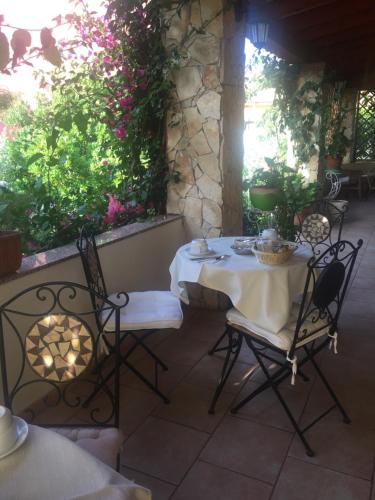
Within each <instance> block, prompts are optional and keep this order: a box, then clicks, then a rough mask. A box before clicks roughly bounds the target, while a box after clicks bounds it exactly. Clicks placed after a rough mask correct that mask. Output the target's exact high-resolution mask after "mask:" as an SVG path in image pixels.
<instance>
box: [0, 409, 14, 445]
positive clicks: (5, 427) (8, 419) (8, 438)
mask: <svg viewBox="0 0 375 500" xmlns="http://www.w3.org/2000/svg"><path fill="white" fill-rule="evenodd" d="M16 441H17V426H16V421H15V420H14V418H13V415H12V413H11V412H10V410H9V409H8V408H6V407H5V406H0V455H2V454H3V453H6V452H7V451H8V450H9V449H10V448H11V447H12V446H13V445H14V443H15V442H16Z"/></svg>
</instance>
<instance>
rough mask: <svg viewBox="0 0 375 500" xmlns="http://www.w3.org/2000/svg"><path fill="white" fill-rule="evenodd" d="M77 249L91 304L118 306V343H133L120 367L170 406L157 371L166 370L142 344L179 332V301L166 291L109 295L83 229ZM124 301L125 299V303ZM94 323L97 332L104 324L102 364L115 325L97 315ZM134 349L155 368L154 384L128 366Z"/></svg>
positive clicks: (91, 241) (93, 245) (92, 245)
mask: <svg viewBox="0 0 375 500" xmlns="http://www.w3.org/2000/svg"><path fill="white" fill-rule="evenodd" d="M77 248H78V250H79V253H80V255H81V260H82V264H83V269H84V272H85V276H86V280H87V285H88V287H89V288H90V290H92V295H91V298H92V302H93V304H94V305H95V302H96V300H97V299H96V298H97V295H98V294H99V295H103V296H105V297H108V299H109V300H110V301H112V302H113V303H115V304H119V305H121V312H120V326H119V329H120V343H121V344H122V343H123V342H124V341H125V340H126V339H128V338H131V339H133V341H134V344H133V345H132V347H130V348H129V349H128V350H127V352H126V353H125V354H122V355H121V361H122V363H123V364H124V365H125V366H126V367H127V368H128V369H129V370H130V371H131V372H132V373H133V374H134V375H135V376H137V377H138V378H139V379H140V380H141V381H142V382H143V383H144V384H145V385H146V386H147V387H149V388H150V389H151V390H152V391H153V392H155V393H156V394H157V395H158V396H159V397H160V398H161V399H162V400H163V401H164V402H165V403H169V399H168V398H167V397H166V396H165V395H164V394H163V393H162V392H161V391H160V390H159V388H158V367H161V368H162V369H163V370H167V369H168V367H167V366H166V365H165V364H164V363H163V361H162V360H161V359H159V357H158V356H156V354H155V353H154V352H153V351H152V350H151V349H150V348H149V347H148V345H147V344H146V343H145V340H146V339H147V338H148V337H149V336H150V335H151V334H154V333H156V332H159V331H162V330H165V329H178V328H180V326H181V324H182V320H183V315H182V310H181V305H180V301H179V299H178V298H177V297H175V296H174V295H173V294H172V293H171V292H169V291H146V292H120V293H112V294H110V295H108V293H107V288H106V285H105V281H104V276H103V272H102V267H101V264H100V259H99V255H98V250H97V247H96V242H95V237H94V236H93V235H92V234H88V233H87V231H86V229H85V228H84V227H83V228H82V229H81V234H80V238H79V239H78V241H77ZM123 298H125V301H124V300H123ZM96 321H97V325H98V328H102V325H103V324H104V323H105V327H104V330H105V332H106V334H107V335H106V336H105V337H104V342H105V345H106V347H107V354H108V356H107V357H106V358H105V359H104V360H103V361H102V362H103V363H105V362H106V360H107V358H108V357H110V356H111V353H112V345H111V342H110V337H111V335H110V334H112V333H113V332H114V323H113V321H107V318H106V315H105V314H104V315H103V313H101V312H98V314H97V315H96ZM137 348H142V349H144V351H145V352H146V353H147V354H148V355H149V356H150V357H151V358H152V359H153V361H154V366H155V379H154V382H152V381H150V380H149V379H148V378H146V377H145V376H144V375H143V374H142V373H141V372H140V371H139V370H137V369H136V368H135V367H134V366H133V364H132V363H131V362H130V360H129V357H130V355H131V354H132V353H133V352H134V351H135V349H137ZM110 376H111V372H110V373H109V374H108V377H110ZM95 395H96V393H95V391H94V393H93V394H92V395H91V396H90V398H89V400H88V401H87V402H86V403H88V402H89V401H90V400H91V398H92V397H95Z"/></svg>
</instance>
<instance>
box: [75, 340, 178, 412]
mask: <svg viewBox="0 0 375 500" xmlns="http://www.w3.org/2000/svg"><path fill="white" fill-rule="evenodd" d="M135 347H136V346H133V347H132V348H131V349H130V350H129V351H128V352H127V353H126V356H121V363H123V364H124V365H125V366H126V367H127V368H129V370H130V371H131V372H132V373H134V375H135V376H136V377H138V378H139V379H140V380H141V381H142V382H143V383H144V384H145V385H147V387H149V388H150V389H151V390H152V391H153V392H155V393H156V394H157V395H158V396H159V397H160V398H161V399H162V400H163V401H164V403H166V404H168V403H170V401H169V399H168V398H167V397H166V396H165V395H164V394H163V393H162V392H161V391H159V389H158V380H157V363H155V369H156V376H155V381H156V383H155V384H153V383H152V382H150V381H149V380H148V379H147V378H146V377H145V376H144V375H143V374H142V373H141V372H139V371H138V370H137V369H136V368H134V366H133V365H132V364H130V363H129V361H128V360H127V358H128V356H129V355H130V354H131V352H133V351H134V348H135ZM115 370H116V368H113V369H112V370H111V371H110V372H109V373H108V374H107V375H106V376H105V377H104V378H102V380H101V382H100V384H99V385H98V386H97V387H96V388H95V389H94V391H93V392H92V393H91V394H90V396H89V397H88V398H87V399H86V400H85V401H84V402H83V404H82V406H83V408H87V407H88V406H89V404H90V403H91V401H92V400H93V399H94V398H95V396H96V395H97V394H98V393H99V392H100V391H101V390H102V388H103V387H104V386H105V385H106V383H107V382H108V380H110V378H111V377H112V376H113V375H114V373H115Z"/></svg>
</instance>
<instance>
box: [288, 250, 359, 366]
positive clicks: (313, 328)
mask: <svg viewBox="0 0 375 500" xmlns="http://www.w3.org/2000/svg"><path fill="white" fill-rule="evenodd" d="M362 243H363V241H362V240H359V241H358V243H357V246H354V245H353V244H352V243H351V242H349V241H343V240H342V241H338V242H336V243H334V244H333V245H331V246H330V247H329V248H328V249H327V250H325V251H324V252H323V253H321V255H319V257H317V258H314V257H312V258H311V259H310V261H309V263H308V274H307V278H306V283H305V288H304V292H303V296H302V301H301V305H300V309H299V314H298V320H297V324H296V330H295V334H294V341H293V344H292V348H291V350H290V353H289V356H291V357H293V352H294V348H295V345H296V344H297V342H300V341H301V340H305V339H308V338H309V337H312V336H313V335H314V334H316V333H317V332H318V331H320V330H322V329H323V328H324V329H327V327H328V329H329V333H330V334H334V332H335V331H337V322H338V319H339V315H340V312H341V308H342V304H343V300H344V298H345V293H346V290H347V287H348V284H349V281H350V277H351V274H352V271H353V266H354V264H355V261H356V258H357V254H358V251H359V249H360V248H361V246H362Z"/></svg>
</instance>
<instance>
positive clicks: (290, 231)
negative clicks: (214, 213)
mask: <svg viewBox="0 0 375 500" xmlns="http://www.w3.org/2000/svg"><path fill="white" fill-rule="evenodd" d="M265 160H266V163H267V166H268V170H262V169H257V170H256V171H255V172H254V174H253V176H252V177H251V178H250V179H247V180H245V181H244V190H246V191H247V190H248V189H249V187H250V186H267V187H278V188H280V190H281V198H280V202H279V203H278V205H277V207H276V209H275V211H274V214H273V215H274V223H275V226H276V228H277V230H278V233H279V234H280V236H281V237H282V238H284V239H287V240H294V238H295V231H296V227H295V226H294V223H293V219H294V216H295V215H296V214H297V213H298V212H300V211H302V210H303V209H304V208H307V207H309V206H310V205H311V204H312V203H313V202H314V201H315V200H316V196H317V191H318V183H317V182H307V181H306V179H305V178H304V176H303V175H302V174H300V173H299V172H298V171H296V170H295V169H293V168H290V167H288V166H287V165H286V164H285V163H284V162H280V161H277V160H276V159H274V158H266V159H265ZM244 208H245V211H246V214H247V220H250V219H251V217H250V216H249V213H251V208H250V211H249V207H248V206H245V207H244ZM263 219H264V214H263V215H261V220H260V222H259V224H260V226H262V227H263V226H264V220H263ZM247 224H248V223H247Z"/></svg>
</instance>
